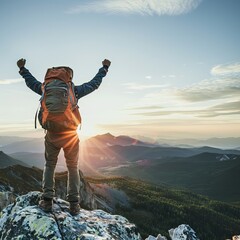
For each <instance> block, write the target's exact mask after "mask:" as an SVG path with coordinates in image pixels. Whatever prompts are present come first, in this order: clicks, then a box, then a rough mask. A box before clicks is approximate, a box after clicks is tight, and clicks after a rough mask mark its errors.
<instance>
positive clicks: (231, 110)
mask: <svg viewBox="0 0 240 240" xmlns="http://www.w3.org/2000/svg"><path fill="white" fill-rule="evenodd" d="M183 108H184V107H183ZM185 108H186V106H185ZM132 109H133V110H138V109H139V110H148V111H144V112H138V113H134V115H142V116H148V117H156V116H167V115H173V114H174V115H192V116H196V117H217V116H224V115H240V101H236V102H229V103H224V104H218V105H215V106H212V107H208V108H204V109H203V108H201V107H198V108H196V107H195V108H191V107H188V108H186V110H184V109H183V110H179V109H177V108H176V109H169V110H166V109H163V108H161V107H156V106H148V107H142V108H140V107H139V108H132Z"/></svg>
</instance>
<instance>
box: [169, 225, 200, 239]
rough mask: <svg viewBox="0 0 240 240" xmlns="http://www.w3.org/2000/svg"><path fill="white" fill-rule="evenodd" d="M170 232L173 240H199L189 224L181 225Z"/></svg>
mask: <svg viewBox="0 0 240 240" xmlns="http://www.w3.org/2000/svg"><path fill="white" fill-rule="evenodd" d="M168 232H169V235H170V237H171V239H172V240H199V238H198V237H197V236H196V233H195V231H194V230H193V229H192V228H191V227H190V226H189V225H187V224H181V225H179V226H178V227H177V228H175V229H170V230H169V231H168Z"/></svg>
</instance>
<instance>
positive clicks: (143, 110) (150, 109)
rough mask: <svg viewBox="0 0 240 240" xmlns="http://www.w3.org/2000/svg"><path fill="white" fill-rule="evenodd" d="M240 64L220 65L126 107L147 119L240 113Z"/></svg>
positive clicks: (236, 114) (131, 112)
mask: <svg viewBox="0 0 240 240" xmlns="http://www.w3.org/2000/svg"><path fill="white" fill-rule="evenodd" d="M238 69H239V64H237V63H234V64H231V65H219V66H216V67H214V68H213V69H212V70H211V73H212V72H214V76H213V77H212V78H210V79H208V80H202V81H200V82H198V83H195V84H192V85H190V86H187V87H179V88H176V87H175V88H173V87H169V86H168V87H166V88H163V89H159V90H157V91H152V92H151V93H147V94H145V95H144V96H143V97H142V98H141V99H139V101H137V102H136V103H129V106H128V107H127V108H126V110H128V111H129V113H130V114H131V115H135V116H137V115H141V116H143V117H148V118H154V119H155V118H158V119H163V118H164V119H166V118H167V117H168V118H169V119H172V118H178V117H179V118H182V119H187V118H192V119H194V120H195V119H196V118H198V119H200V118H201V119H204V118H206V119H209V118H213V117H220V116H222V117H224V116H225V117H227V116H229V119H230V116H231V118H233V119H237V118H239V115H240V95H239V92H240V74H239V73H238V71H239V70H238Z"/></svg>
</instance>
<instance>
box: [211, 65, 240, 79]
mask: <svg viewBox="0 0 240 240" xmlns="http://www.w3.org/2000/svg"><path fill="white" fill-rule="evenodd" d="M211 73H212V75H215V76H221V75H224V76H226V75H227V76H229V75H230V76H235V75H238V76H240V63H233V64H224V65H218V66H215V67H213V68H212V70H211Z"/></svg>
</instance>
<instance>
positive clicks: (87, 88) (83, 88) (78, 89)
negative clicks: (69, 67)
mask: <svg viewBox="0 0 240 240" xmlns="http://www.w3.org/2000/svg"><path fill="white" fill-rule="evenodd" d="M106 74H107V69H106V68H104V67H102V68H100V69H99V71H98V73H97V74H96V76H95V77H94V78H93V79H92V80H91V81H89V82H86V83H83V84H82V85H79V86H75V93H76V97H77V99H79V98H81V97H84V96H86V95H87V94H89V93H91V92H93V91H94V90H96V89H97V88H98V87H99V86H100V84H101V83H102V79H103V77H105V76H106Z"/></svg>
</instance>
